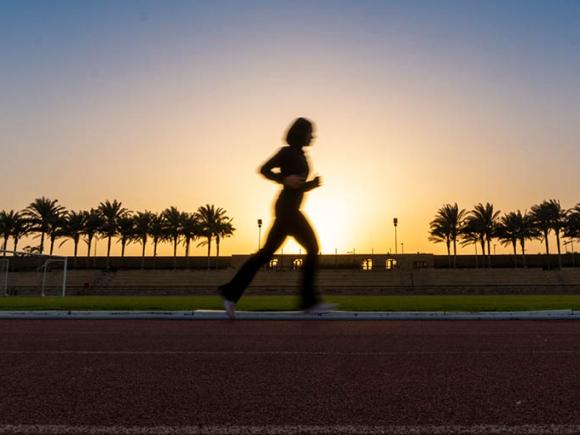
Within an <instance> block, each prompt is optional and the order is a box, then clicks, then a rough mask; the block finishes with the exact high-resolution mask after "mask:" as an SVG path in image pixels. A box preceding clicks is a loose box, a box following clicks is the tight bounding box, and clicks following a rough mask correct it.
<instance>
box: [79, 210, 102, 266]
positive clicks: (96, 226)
mask: <svg viewBox="0 0 580 435" xmlns="http://www.w3.org/2000/svg"><path fill="white" fill-rule="evenodd" d="M84 213H85V218H86V219H85V228H84V230H83V234H84V235H85V236H86V237H87V239H86V242H87V257H90V256H91V244H92V242H93V238H94V237H96V236H97V235H98V233H99V231H101V227H102V226H103V222H104V219H103V215H102V214H101V212H100V211H99V209H96V208H91V210H90V211H85V212H84Z"/></svg>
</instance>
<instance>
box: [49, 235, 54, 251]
mask: <svg viewBox="0 0 580 435" xmlns="http://www.w3.org/2000/svg"><path fill="white" fill-rule="evenodd" d="M53 249H54V238H53V237H51V238H50V255H52V251H53Z"/></svg>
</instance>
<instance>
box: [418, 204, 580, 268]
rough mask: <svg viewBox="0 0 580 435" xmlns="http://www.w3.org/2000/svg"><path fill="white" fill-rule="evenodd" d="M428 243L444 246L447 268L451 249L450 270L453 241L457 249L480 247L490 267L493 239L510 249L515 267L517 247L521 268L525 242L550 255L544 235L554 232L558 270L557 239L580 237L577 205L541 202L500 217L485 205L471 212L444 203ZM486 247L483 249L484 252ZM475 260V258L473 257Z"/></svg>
mask: <svg viewBox="0 0 580 435" xmlns="http://www.w3.org/2000/svg"><path fill="white" fill-rule="evenodd" d="M429 226H430V228H429V240H430V241H432V242H435V243H445V244H446V246H447V258H448V261H449V267H451V246H453V267H456V266H457V242H458V241H459V243H460V244H461V246H468V245H472V244H473V245H475V246H476V249H477V244H479V245H480V246H481V253H482V256H483V258H484V261H485V259H486V258H487V266H488V267H490V266H491V251H490V247H491V241H492V240H493V239H497V240H499V241H500V243H501V244H502V245H504V246H509V245H511V246H512V248H513V258H514V266H516V267H517V247H518V245H519V247H520V252H521V257H522V266H523V267H526V241H527V240H534V239H536V240H541V241H543V242H544V243H545V247H546V254H547V255H549V254H550V247H549V243H548V236H549V235H550V234H551V233H554V234H555V236H556V246H557V250H558V266H559V268H562V256H561V250H560V240H561V238H562V237H564V238H568V239H570V241H572V240H573V239H579V238H580V203H579V204H576V206H574V207H573V208H571V209H565V208H562V206H561V205H560V201H557V200H555V199H551V200H545V201H543V202H542V203H540V204H536V205H533V206H532V207H531V209H530V211H529V212H528V211H524V212H523V213H522V212H521V211H520V210H518V211H515V212H514V211H512V212H509V213H505V214H504V215H503V216H500V211H499V210H497V211H496V210H494V207H493V205H492V204H490V203H489V202H488V203H486V204H485V205H483V204H482V203H479V204H477V205H476V206H474V208H473V210H470V211H466V210H464V209H461V210H460V209H459V207H458V205H457V203H454V204H444V205H443V206H442V207H441V208H440V209H439V210H438V211H437V214H436V216H435V218H434V219H433V220H432V221H431V223H430V224H429ZM486 248H487V249H486ZM476 258H477V256H476Z"/></svg>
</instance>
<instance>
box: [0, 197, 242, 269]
mask: <svg viewBox="0 0 580 435" xmlns="http://www.w3.org/2000/svg"><path fill="white" fill-rule="evenodd" d="M226 213H227V212H226V210H224V209H223V208H219V207H217V208H216V207H215V206H214V205H209V204H206V205H204V206H201V207H199V208H198V209H197V211H195V212H193V213H188V212H184V211H179V210H178V209H177V208H176V207H169V208H167V209H165V210H163V211H162V212H161V213H153V212H151V211H147V210H146V211H137V212H131V211H129V210H127V209H126V208H124V207H123V205H122V203H121V202H119V201H117V200H114V201H112V202H111V201H109V200H107V201H104V202H101V203H100V204H99V206H98V207H97V208H91V209H90V210H89V211H86V210H81V211H70V210H67V209H66V208H65V207H64V206H62V205H60V204H59V203H58V200H51V199H48V198H45V197H42V198H37V199H35V200H34V201H33V202H32V203H31V204H30V205H29V206H28V207H26V208H25V209H24V210H21V211H14V210H10V211H5V210H3V211H0V237H2V240H3V255H6V252H7V248H8V241H9V240H10V239H12V241H13V251H14V254H16V252H17V250H18V243H19V241H20V240H21V239H22V238H23V237H25V236H33V237H34V238H40V242H39V245H38V246H34V247H31V246H27V247H26V248H24V250H25V251H27V252H28V253H31V254H32V253H43V252H44V248H45V242H46V241H48V242H49V243H50V249H49V253H50V255H52V253H53V250H54V245H55V243H56V242H57V241H58V240H59V239H60V245H59V246H62V245H64V244H65V243H66V242H67V241H72V243H73V244H74V256H75V257H76V256H77V254H78V247H79V243H80V242H81V241H84V242H85V243H86V245H87V251H86V253H87V257H90V255H91V246H92V243H93V241H94V240H95V238H101V239H107V258H109V257H110V254H111V242H112V240H113V239H114V238H116V239H117V240H118V243H120V244H121V256H122V257H124V256H125V247H126V246H127V245H128V244H130V243H137V244H140V245H141V248H142V249H141V256H142V257H143V258H144V257H145V251H146V247H147V243H148V242H151V243H152V245H153V256H157V246H158V245H159V243H162V242H169V243H172V245H173V256H174V257H176V256H177V247H178V245H180V244H182V245H183V246H184V248H185V249H184V255H185V256H186V257H188V256H189V250H190V245H191V243H192V242H194V241H196V240H199V243H198V245H197V246H207V256H208V261H209V257H210V255H211V245H212V241H215V245H216V253H217V256H219V248H220V242H221V240H222V239H224V238H226V237H230V236H232V235H233V234H234V231H235V228H234V226H233V225H232V220H233V219H232V218H230V217H228V216H227V214H226Z"/></svg>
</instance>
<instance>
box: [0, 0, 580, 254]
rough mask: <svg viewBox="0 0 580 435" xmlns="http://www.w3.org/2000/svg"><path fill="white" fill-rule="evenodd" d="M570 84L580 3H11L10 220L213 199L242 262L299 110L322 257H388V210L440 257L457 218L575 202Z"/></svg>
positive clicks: (309, 209) (6, 61) (5, 63)
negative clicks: (431, 229)
mask: <svg viewBox="0 0 580 435" xmlns="http://www.w3.org/2000/svg"><path fill="white" fill-rule="evenodd" d="M579 77H580V1H574V0H570V1H555V0H549V1H548V0H546V1H535V0H520V1H512V0H498V1H493V0H484V1H475V0H462V1H444V0H437V1H435V0H433V1H426V0H424V1H408V0H405V1H386V0H385V1H360V0H356V1H355V0H352V1H320V0H318V1H297V0H295V1H282V0H280V1H250V0H248V1H241V0H240V1H220V0H211V1H210V0H208V1H172V0H169V1H129V0H127V1H78V0H74V1H58V0H54V1H29V0H18V1H8V0H2V1H1V2H0V152H1V154H0V186H1V188H0V210H10V209H15V210H20V209H23V208H25V207H26V206H27V205H28V204H29V203H30V202H32V201H33V200H34V199H35V198H38V197H40V196H46V197H49V198H51V199H58V200H59V202H60V203H61V204H63V205H64V206H66V207H67V208H68V209H72V210H79V209H89V208H91V207H96V206H97V205H98V204H99V202H101V201H104V200H106V199H110V200H113V199H117V200H119V201H121V202H122V203H123V205H124V206H125V207H127V208H128V209H130V210H140V211H142V210H145V209H148V210H152V211H156V212H158V211H161V210H163V209H165V208H167V207H169V206H176V207H177V208H178V209H180V210H183V211H195V210H196V209H197V207H199V206H200V205H203V204H206V203H209V204H215V205H216V206H218V207H223V208H225V209H226V210H227V212H228V215H229V216H231V217H233V218H234V226H235V227H236V228H237V231H236V233H235V236H234V237H233V238H231V239H228V240H225V241H224V242H223V244H222V247H221V253H223V254H226V255H228V254H232V253H249V252H250V251H253V250H255V249H256V247H257V242H258V240H257V238H258V232H257V225H256V220H257V219H258V218H262V219H263V220H264V223H265V227H264V228H263V230H266V229H267V227H268V225H269V224H270V223H271V222H272V216H271V213H272V212H271V206H272V203H273V201H274V199H275V196H276V194H277V191H278V190H279V186H278V185H276V184H274V183H272V182H271V181H268V180H266V179H264V178H262V177H261V176H260V175H258V174H257V169H258V167H259V166H260V164H261V163H262V162H263V161H264V160H266V159H267V158H269V157H270V156H271V155H272V154H274V153H275V152H276V151H277V150H278V149H279V147H281V146H282V145H283V142H282V137H283V135H284V131H285V130H286V128H287V127H288V125H289V124H290V123H291V122H292V120H293V119H294V118H296V117H297V116H305V117H307V118H310V119H312V120H313V121H314V122H315V123H316V126H317V131H316V136H317V138H316V140H315V142H314V144H313V147H312V148H310V149H309V150H308V154H309V158H310V163H311V173H312V175H315V174H319V175H320V176H321V177H322V179H323V186H322V187H321V188H320V189H317V190H314V191H312V192H311V193H310V194H308V197H307V200H306V203H305V206H304V210H305V212H306V214H308V215H309V216H310V218H311V221H312V223H313V224H314V226H315V227H316V229H317V232H318V235H319V237H320V242H321V248H322V252H323V253H331V252H332V253H334V250H335V249H337V250H338V252H341V253H345V252H346V251H349V250H352V249H353V248H355V249H356V251H357V252H361V253H362V252H365V251H366V252H370V251H371V250H374V252H375V253H379V252H387V251H389V250H391V251H394V237H393V225H392V220H393V217H395V216H396V217H398V218H399V222H400V224H399V228H398V239H399V242H403V243H404V249H405V252H417V251H421V252H435V253H443V252H445V247H444V246H443V245H434V244H432V243H431V242H429V241H428V224H429V221H430V220H431V219H433V216H434V215H435V213H436V211H437V209H438V208H439V207H440V206H441V205H442V204H444V203H446V202H451V203H453V202H457V203H458V204H459V206H460V207H461V208H466V209H471V208H472V207H473V205H475V204H477V203H479V202H483V203H485V202H487V201H489V202H491V203H493V204H494V206H495V207H496V208H497V209H499V210H501V211H502V212H507V211H514V210H517V209H521V210H522V211H523V210H525V209H529V208H530V207H531V206H532V205H533V204H536V203H539V202H541V201H542V200H544V199H551V198H554V199H559V200H560V201H561V203H562V205H563V206H564V207H567V208H570V207H572V206H574V204H576V203H578V202H580V182H579V181H580V176H579V168H580V81H579ZM262 236H264V231H263V233H262ZM34 243H36V242H34ZM25 244H26V243H23V246H24V245H25ZM105 245H106V244H105V243H104V242H100V243H99V252H100V253H104V252H105ZM531 248H532V249H531V252H538V251H540V250H541V249H542V245H541V244H540V243H534V244H532V246H531ZM204 249H205V248H196V249H195V250H194V254H197V255H203V254H204V252H205V250H204ZM284 249H285V252H297V251H298V246H297V245H296V244H295V243H294V242H293V241H289V242H287V244H286V246H285V248H284ZM399 249H400V246H399ZM472 249H473V248H472V247H469V248H466V249H464V250H461V251H460V252H465V253H471V252H472ZM58 251H59V252H62V253H65V254H69V253H70V252H72V244H71V242H68V243H67V244H66V245H65V246H64V247H63V248H62V249H59V250H58ZM84 251H85V247H84V246H83V247H82V248H81V252H84ZM127 252H128V253H129V254H130V255H133V254H135V255H137V254H138V253H139V252H140V250H139V247H137V246H133V247H130V248H129V249H128V251H127ZM149 252H150V250H149ZM170 252H171V248H170V247H169V246H165V247H163V248H162V249H160V253H161V254H169V253H170ZM497 252H498V253H499V252H510V248H503V247H501V246H500V245H499V243H498V245H497ZM119 253H120V245H115V247H114V249H113V254H115V255H117V254H119Z"/></svg>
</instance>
